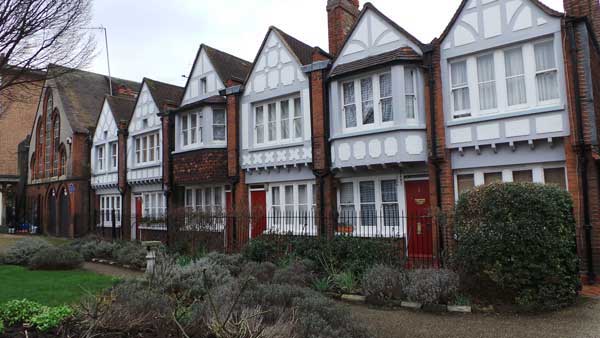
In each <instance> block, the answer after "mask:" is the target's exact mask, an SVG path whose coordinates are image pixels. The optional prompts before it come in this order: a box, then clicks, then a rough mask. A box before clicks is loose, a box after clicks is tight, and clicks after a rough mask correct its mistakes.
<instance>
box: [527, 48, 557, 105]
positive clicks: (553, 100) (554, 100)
mask: <svg viewBox="0 0 600 338" xmlns="http://www.w3.org/2000/svg"><path fill="white" fill-rule="evenodd" d="M548 42H551V43H552V50H553V51H554V68H549V69H544V70H540V71H538V70H537V65H536V63H535V46H536V45H541V44H544V43H548ZM532 45H533V64H534V71H535V77H534V81H535V95H536V102H537V103H538V105H549V104H558V103H560V98H561V95H560V90H561V88H560V80H559V71H558V63H559V62H560V59H559V58H558V56H557V55H556V41H555V40H554V39H543V40H539V41H535V42H533V44H532ZM547 73H556V81H557V82H558V83H557V84H556V87H557V92H558V93H557V94H558V98H556V99H550V100H545V101H542V100H541V99H540V98H539V95H538V88H537V77H538V75H541V74H547Z"/></svg>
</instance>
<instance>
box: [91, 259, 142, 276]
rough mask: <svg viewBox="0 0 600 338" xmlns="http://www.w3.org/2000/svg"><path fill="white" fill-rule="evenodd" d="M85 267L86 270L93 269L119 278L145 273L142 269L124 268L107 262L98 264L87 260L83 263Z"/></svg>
mask: <svg viewBox="0 0 600 338" xmlns="http://www.w3.org/2000/svg"><path fill="white" fill-rule="evenodd" d="M83 268H84V269H85V270H89V271H93V272H95V273H99V274H101V275H107V276H113V277H118V278H138V277H142V276H143V275H144V273H143V272H141V271H134V270H129V269H124V268H121V267H118V266H112V265H106V264H98V263H91V262H85V263H83Z"/></svg>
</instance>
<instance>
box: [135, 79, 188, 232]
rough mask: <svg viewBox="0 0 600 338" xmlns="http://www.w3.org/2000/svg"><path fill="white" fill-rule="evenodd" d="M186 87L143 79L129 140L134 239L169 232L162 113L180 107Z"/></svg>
mask: <svg viewBox="0 0 600 338" xmlns="http://www.w3.org/2000/svg"><path fill="white" fill-rule="evenodd" d="M182 95H183V88H181V87H178V86H174V85H170V84H167V83H163V82H158V81H154V80H151V79H148V78H144V80H143V81H142V86H141V90H140V94H139V95H138V97H137V99H136V102H135V105H134V110H133V114H132V117H131V120H130V122H129V127H128V129H127V131H128V138H127V169H126V172H127V174H126V177H127V184H128V185H129V187H130V193H131V203H130V206H131V223H130V224H131V228H130V234H129V236H130V238H131V239H132V240H136V239H138V240H149V239H161V238H163V237H164V236H165V232H166V230H167V226H166V221H165V215H166V211H167V196H166V195H167V194H166V190H165V188H164V186H163V158H164V156H165V154H164V149H165V143H164V141H163V140H164V139H165V138H164V137H163V128H162V121H161V118H160V116H159V114H164V113H165V112H166V111H167V110H168V109H173V108H176V107H177V106H179V103H180V101H181V97H182Z"/></svg>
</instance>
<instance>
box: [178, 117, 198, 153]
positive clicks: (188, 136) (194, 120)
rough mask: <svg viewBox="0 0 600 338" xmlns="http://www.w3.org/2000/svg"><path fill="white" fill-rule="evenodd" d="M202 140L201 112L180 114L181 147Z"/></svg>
mask: <svg viewBox="0 0 600 338" xmlns="http://www.w3.org/2000/svg"><path fill="white" fill-rule="evenodd" d="M201 142H202V113H186V114H182V115H181V144H182V145H183V147H187V146H191V145H197V144H199V143H201Z"/></svg>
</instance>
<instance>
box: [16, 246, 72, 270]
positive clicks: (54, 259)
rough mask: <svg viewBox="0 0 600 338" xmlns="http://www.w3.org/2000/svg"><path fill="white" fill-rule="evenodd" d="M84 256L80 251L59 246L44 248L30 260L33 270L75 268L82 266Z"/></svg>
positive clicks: (30, 266)
mask: <svg viewBox="0 0 600 338" xmlns="http://www.w3.org/2000/svg"><path fill="white" fill-rule="evenodd" d="M82 264H83V256H81V254H79V253H78V252H76V251H74V250H71V249H65V248H59V247H49V248H43V249H41V250H40V251H38V252H36V253H35V254H34V255H33V257H31V259H30V260H29V264H28V266H29V268H30V269H32V270H73V269H77V268H79V267H81V265H82Z"/></svg>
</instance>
